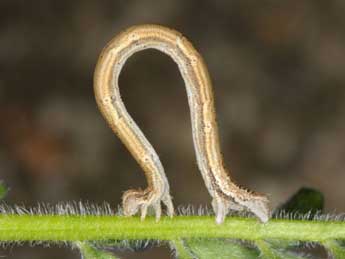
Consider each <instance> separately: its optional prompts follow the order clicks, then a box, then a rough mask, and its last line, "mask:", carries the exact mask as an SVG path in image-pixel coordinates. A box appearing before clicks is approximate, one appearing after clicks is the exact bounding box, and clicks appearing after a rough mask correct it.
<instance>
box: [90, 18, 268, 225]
mask: <svg viewBox="0 0 345 259" xmlns="http://www.w3.org/2000/svg"><path fill="white" fill-rule="evenodd" d="M149 48H151V49H157V50H159V51H161V52H163V53H165V54H167V55H168V56H170V57H171V58H172V59H173V60H174V61H175V62H176V64H177V66H178V68H179V71H180V73H181V75H182V78H183V80H184V83H185V86H186V91H187V96H188V103H189V108H190V114H191V120H192V131H193V143H194V148H195V153H196V158H197V163H198V167H199V170H200V172H201V174H202V177H203V179H204V182H205V185H206V187H207V189H208V191H209V193H210V195H211V196H212V198H213V200H212V207H213V209H214V211H215V214H216V222H217V223H222V222H223V221H224V218H225V216H226V215H227V213H228V212H229V210H243V209H246V210H249V211H251V212H252V213H254V214H255V215H256V216H257V217H258V218H259V219H260V220H261V221H262V222H266V221H268V219H269V217H270V211H269V207H268V199H267V197H266V196H265V195H262V194H258V193H254V192H250V191H247V190H245V189H243V188H240V187H239V186H237V185H236V184H235V183H234V182H233V181H232V180H231V178H230V175H229V173H228V171H227V170H226V169H225V167H224V163H223V157H222V154H221V149H220V143H219V136H218V127H217V122H216V112H215V105H214V96H213V87H212V83H211V79H210V76H209V74H208V70H207V67H206V64H205V62H204V61H203V58H202V57H201V55H200V54H199V53H198V52H197V50H196V49H195V48H194V47H193V45H192V44H191V43H190V42H189V41H188V40H187V39H186V38H185V37H183V35H182V34H180V33H179V32H177V31H175V30H171V29H169V28H165V27H163V26H158V25H139V26H134V27H131V28H129V29H127V30H126V31H124V32H122V33H120V34H119V35H118V36H116V37H115V38H113V39H112V40H111V41H110V42H109V43H108V44H107V46H106V47H105V48H104V49H103V51H102V53H101V55H100V58H99V60H98V63H97V66H96V70H95V76H94V89H95V96H96V101H97V104H98V107H99V108H100V111H101V113H102V114H103V116H104V118H105V119H106V121H107V122H108V124H109V125H110V127H111V128H112V130H113V131H114V133H115V134H117V135H118V137H119V138H120V139H121V141H122V142H123V143H124V144H125V146H126V147H127V148H128V150H129V151H130V153H131V154H132V155H133V157H134V158H135V159H136V161H137V162H138V163H139V165H140V166H141V167H142V169H143V170H144V172H145V176H146V178H147V182H148V188H147V189H145V190H129V191H127V192H125V194H124V195H123V198H122V199H123V208H124V213H125V214H126V215H134V214H135V213H137V211H139V210H140V211H141V218H142V219H144V218H145V216H146V213H147V208H148V207H149V206H152V207H153V208H154V210H155V212H156V218H157V220H158V219H159V218H160V216H161V202H163V203H164V204H165V205H166V206H167V212H168V213H167V214H168V215H170V216H172V215H173V213H174V208H173V204H172V200H171V197H170V191H169V183H168V180H167V177H166V175H165V172H164V169H163V166H162V164H161V162H160V160H159V157H158V155H157V153H156V152H155V150H154V148H153V147H152V145H151V144H150V142H149V141H148V140H147V139H146V137H145V136H144V134H143V132H142V131H141V130H140V128H139V127H138V125H137V124H136V123H135V122H134V120H133V119H132V117H131V116H130V115H129V113H128V112H127V110H126V107H125V105H124V103H123V101H122V99H121V94H120V89H119V85H118V78H119V75H120V73H121V70H122V68H123V66H124V64H125V62H126V61H127V59H128V58H129V57H130V56H132V55H133V54H134V53H136V52H139V51H142V50H144V49H149Z"/></svg>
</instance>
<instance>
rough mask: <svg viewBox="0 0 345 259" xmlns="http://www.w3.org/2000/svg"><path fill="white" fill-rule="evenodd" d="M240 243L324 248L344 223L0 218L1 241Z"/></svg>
mask: <svg viewBox="0 0 345 259" xmlns="http://www.w3.org/2000/svg"><path fill="white" fill-rule="evenodd" d="M180 238H238V239H244V240H254V241H255V240H260V239H283V240H301V241H315V242H322V241H326V240H330V239H345V222H335V221H325V222H322V221H303V220H284V219H279V220H278V219H272V220H270V221H269V223H266V224H261V223H259V222H258V221H257V220H256V219H253V218H236V217H231V218H230V217H229V218H227V219H226V221H225V222H224V223H223V224H222V225H216V224H215V222H214V218H213V217H210V216H176V217H174V218H172V219H170V218H167V217H163V218H162V219H161V220H160V221H159V222H155V219H154V218H152V217H148V218H146V219H145V221H140V219H139V218H138V217H129V218H127V217H120V216H67V215H66V216H63V215H61V216H51V215H43V216H42V215H0V241H33V240H41V241H77V240H109V239H121V240H123V239H159V240H176V239H180Z"/></svg>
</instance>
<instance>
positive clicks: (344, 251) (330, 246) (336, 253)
mask: <svg viewBox="0 0 345 259" xmlns="http://www.w3.org/2000/svg"><path fill="white" fill-rule="evenodd" d="M322 245H323V246H324V247H325V248H327V250H328V252H329V253H331V254H332V256H333V258H335V259H338V258H345V247H344V246H342V245H341V244H340V243H339V242H338V241H336V240H327V241H325V242H322Z"/></svg>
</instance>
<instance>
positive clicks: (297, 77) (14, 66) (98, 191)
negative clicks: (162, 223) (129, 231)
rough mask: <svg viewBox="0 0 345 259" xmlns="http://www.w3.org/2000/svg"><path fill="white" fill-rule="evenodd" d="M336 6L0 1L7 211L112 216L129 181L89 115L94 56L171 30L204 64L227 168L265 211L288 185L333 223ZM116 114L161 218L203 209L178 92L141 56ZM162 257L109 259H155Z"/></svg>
mask: <svg viewBox="0 0 345 259" xmlns="http://www.w3.org/2000/svg"><path fill="white" fill-rule="evenodd" d="M344 8H345V2H344V1H342V0H335V1H321V0H318V1H317V0H315V1H300V0H286V1H279V3H276V2H275V1H256V2H255V1H243V0H241V1H228V0H216V1H211V0H209V1H205V0H189V1H186V0H161V1H154V0H136V1H130V0H128V1H119V0H112V1H110V0H105V1H91V0H84V1H77V0H75V1H67V0H60V1H52V0H35V1H20V0H1V2H0V143H1V144H0V179H2V180H4V181H5V182H6V183H7V185H8V186H10V188H11V191H10V193H9V195H8V196H7V198H6V201H7V202H8V203H10V204H25V205H28V206H29V205H35V204H36V203H37V202H49V203H52V204H54V203H57V202H58V201H70V200H89V201H92V202H102V201H108V202H109V203H111V204H113V205H114V206H115V205H117V204H119V203H120V198H121V194H122V192H123V191H125V190H127V189H128V188H130V187H145V185H146V182H145V179H144V176H143V173H142V171H141V169H140V168H139V166H138V165H137V164H136V162H135V161H134V159H133V158H132V157H131V156H130V154H129V153H128V152H127V150H126V149H125V148H124V146H123V145H122V144H121V143H120V141H119V139H118V138H117V137H115V136H114V135H113V133H112V132H111V130H110V129H109V128H108V126H107V125H106V123H105V121H104V120H103V118H102V117H101V115H100V113H99V111H98V110H97V107H96V103H95V100H94V96H93V88H92V87H93V86H92V76H93V70H94V67H95V64H96V61H97V58H98V55H99V53H100V51H101V49H102V48H103V47H104V46H105V44H106V43H107V41H109V40H110V39H111V38H112V37H113V36H114V35H116V34H117V33H119V32H120V31H121V30H122V29H124V28H126V27H128V26H130V25H134V24H140V23H158V24H162V25H166V26H169V27H173V28H175V29H177V30H179V31H181V32H182V33H183V34H184V35H186V36H187V38H189V39H190V40H191V41H192V42H193V43H194V45H195V46H196V47H197V49H198V50H199V51H200V53H201V54H202V55H203V56H204V58H205V60H206V63H207V65H208V68H209V70H210V74H211V77H212V79H213V83H214V91H215V95H216V108H217V116H218V122H219V127H220V133H221V143H222V148H223V153H224V157H225V161H226V163H227V165H228V166H229V167H230V168H231V170H232V171H233V176H234V178H235V179H236V180H237V181H238V182H240V183H241V184H242V185H244V186H246V187H249V188H252V189H254V190H257V191H261V192H265V193H269V194H270V196H271V199H272V204H273V206H276V205H278V204H279V203H281V202H283V201H284V200H285V199H287V198H288V197H289V195H291V194H292V193H293V192H294V191H296V190H297V189H298V188H299V187H301V186H309V187H314V188H317V189H319V190H321V191H322V192H323V193H324V195H325V197H326V210H327V211H331V212H334V211H338V212H339V211H345V203H344V202H343V197H344V196H345V191H344V187H343V185H344V181H345V173H344V169H343V168H344V166H345V143H344V141H345V134H344V130H345V102H344V100H345V99H344V98H345V96H344V94H345V88H344V86H345V29H344V28H345V18H344V17H345V12H344V11H345V9H344ZM120 85H121V92H122V95H123V99H124V101H125V103H126V105H127V107H128V110H129V112H130V113H131V114H132V115H133V117H134V119H135V120H136V121H137V122H138V124H139V126H140V127H141V128H142V129H143V131H144V133H145V134H146V136H147V137H148V139H149V140H150V141H151V142H152V144H153V146H154V147H155V148H156V150H157V152H158V154H159V155H160V158H161V160H162V162H163V165H164V167H165V169H166V173H167V175H168V178H169V181H170V185H171V191H172V195H173V197H174V203H175V206H177V205H179V204H194V205H200V204H208V203H209V202H210V197H209V195H208V193H207V191H206V188H205V186H204V184H203V182H202V178H201V175H200V173H199V172H198V169H197V166H196V161H195V155H194V150H193V144H192V137H191V125H190V118H189V109H188V104H187V98H186V93H185V89H184V84H183V81H182V79H181V76H180V75H179V72H178V69H177V66H176V65H175V64H174V63H173V61H172V60H171V59H170V58H169V57H167V56H165V55H163V54H161V53H159V52H157V51H153V50H147V51H145V52H140V53H138V54H136V55H135V56H133V57H132V58H130V60H129V61H128V62H127V64H126V65H125V68H124V71H123V72H122V74H121V77H120ZM2 255H6V256H7V258H79V255H78V253H77V251H70V250H69V249H67V248H57V247H55V248H42V247H35V248H29V247H27V246H24V247H14V248H12V249H4V250H2V251H0V256H2ZM169 255H170V252H169V250H168V249H166V248H155V249H153V250H150V251H148V252H145V253H125V254H124V256H123V258H128V259H129V258H169Z"/></svg>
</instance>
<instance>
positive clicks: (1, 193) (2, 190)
mask: <svg viewBox="0 0 345 259" xmlns="http://www.w3.org/2000/svg"><path fill="white" fill-rule="evenodd" d="M7 192H8V188H7V187H6V185H5V184H4V183H3V182H2V181H0V200H2V199H3V198H5V196H6V195H7Z"/></svg>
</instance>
